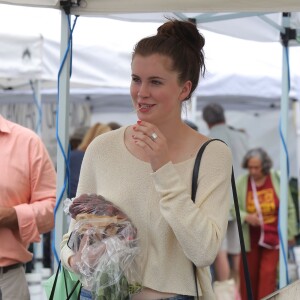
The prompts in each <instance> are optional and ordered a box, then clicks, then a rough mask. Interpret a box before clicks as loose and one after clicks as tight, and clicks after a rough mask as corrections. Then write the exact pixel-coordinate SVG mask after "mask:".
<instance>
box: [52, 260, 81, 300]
mask: <svg viewBox="0 0 300 300" xmlns="http://www.w3.org/2000/svg"><path fill="white" fill-rule="evenodd" d="M60 268H62V270H61V271H60ZM59 272H63V275H64V282H65V289H66V295H67V299H66V300H70V299H71V297H72V295H73V293H74V292H75V290H76V288H77V286H78V284H80V281H79V280H77V281H76V283H75V285H74V286H73V288H72V290H71V291H70V293H69V291H68V284H67V281H66V275H65V270H64V268H63V267H62V266H61V260H60V261H59V264H58V267H57V270H56V274H55V278H54V282H53V286H52V289H51V293H50V296H49V300H53V299H54V293H55V288H56V283H57V279H58V274H59ZM79 298H80V293H79V295H78V299H79Z"/></svg>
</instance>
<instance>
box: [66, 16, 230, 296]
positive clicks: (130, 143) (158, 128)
mask: <svg viewBox="0 0 300 300" xmlns="http://www.w3.org/2000/svg"><path fill="white" fill-rule="evenodd" d="M204 43H205V40H204V38H203V36H202V35H201V34H200V33H199V32H198V30H197V28H196V26H195V25H194V24H193V23H192V22H189V21H179V20H168V21H167V22H166V23H164V24H163V25H161V26H160V27H159V28H158V30H157V34H156V35H154V36H151V37H146V38H144V39H142V40H140V41H139V42H138V43H137V44H136V45H135V48H134V51H133V55H132V63H131V69H132V75H131V86H130V92H131V97H132V103H133V106H134V108H135V109H136V112H137V123H136V124H133V125H131V126H126V127H121V128H120V129H117V130H115V131H112V132H109V133H105V134H103V135H102V136H100V137H97V138H96V139H95V140H93V142H92V143H91V144H90V145H89V147H88V148H87V150H86V152H85V156H84V159H83V163H82V168H81V172H80V177H79V184H78V189H77V196H79V195H81V194H83V193H95V194H100V195H102V196H103V197H105V198H106V199H107V200H108V201H111V202H112V203H114V204H115V205H117V206H118V207H119V208H120V209H121V210H122V211H123V212H124V213H125V214H126V215H127V216H128V217H129V218H130V219H131V221H132V222H133V224H134V225H135V226H136V228H137V236H138V241H139V246H140V248H141V259H140V267H141V273H142V276H141V277H142V281H141V284H142V286H143V289H142V291H141V292H140V293H138V294H136V295H134V296H133V297H132V298H131V299H134V300H139V299H143V300H147V299H151V300H154V299H194V297H195V296H196V293H197V292H196V284H195V278H194V273H193V263H194V264H195V265H196V266H197V280H196V282H197V286H198V293H199V299H205V300H212V299H215V295H214V292H213V289H212V284H211V276H210V269H209V266H210V265H211V263H212V262H213V261H214V260H215V257H216V255H217V253H218V251H219V248H220V246H221V242H222V240H223V238H224V236H225V233H226V228H227V219H228V216H227V214H225V213H224V212H226V211H228V210H229V206H230V188H231V186H230V176H231V168H232V159H231V152H230V149H229V148H228V147H227V146H226V145H225V144H224V143H222V142H212V143H210V144H209V145H208V146H207V148H206V149H205V151H204V154H203V157H202V161H201V165H200V170H199V177H198V189H197V194H196V199H195V203H194V202H193V201H192V199H191V185H192V171H193V166H194V162H195V158H196V154H197V152H198V150H199V148H200V147H201V145H202V144H203V143H204V142H206V141H207V140H208V138H207V137H206V136H204V135H202V134H201V133H198V132H196V131H195V130H193V129H192V128H190V127H189V126H188V125H187V124H185V123H184V121H183V120H182V119H181V109H182V106H183V105H184V103H185V102H186V101H188V100H189V99H190V98H191V94H192V93H193V92H194V90H195V89H196V87H197V85H198V81H199V77H200V74H203V73H204V71H205V64H204V54H203V46H204ZM74 224H75V220H72V221H71V223H70V228H69V232H68V233H67V234H66V235H65V236H64V239H63V242H62V245H61V260H62V263H63V265H64V266H65V267H66V268H68V269H69V270H73V271H75V272H78V268H77V265H78V261H80V259H81V256H80V253H79V254H78V252H77V253H74V252H73V251H72V250H71V249H70V248H69V247H68V245H67V244H68V243H67V241H68V239H69V236H70V234H71V232H72V231H73V229H74ZM94 250H95V249H94ZM91 294H93V292H92V291H91ZM85 297H86V296H85ZM81 299H87V298H84V296H82V297H81Z"/></svg>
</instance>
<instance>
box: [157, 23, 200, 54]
mask: <svg viewBox="0 0 300 300" xmlns="http://www.w3.org/2000/svg"><path fill="white" fill-rule="evenodd" d="M157 35H164V36H167V37H170V38H171V37H173V38H175V39H178V40H181V41H182V42H184V43H186V44H188V45H189V47H191V48H193V49H194V50H195V51H197V52H198V51H201V50H202V48H203V47H204V45H205V39H204V37H203V36H202V35H201V34H200V33H199V31H198V29H197V27H196V26H195V25H194V24H193V23H192V22H189V21H180V20H176V19H174V20H172V19H171V20H169V22H166V23H164V24H163V25H161V26H160V27H159V28H158V29H157Z"/></svg>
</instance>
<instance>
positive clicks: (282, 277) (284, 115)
mask: <svg viewBox="0 0 300 300" xmlns="http://www.w3.org/2000/svg"><path fill="white" fill-rule="evenodd" d="M285 47H287V46H286V45H283V47H282V95H281V110H280V128H281V134H282V139H283V141H281V143H280V212H279V224H280V233H281V237H282V239H281V241H282V243H280V258H279V270H280V273H279V288H283V287H285V286H286V285H287V276H286V274H287V254H288V252H287V250H288V249H287V207H288V174H287V153H286V152H285V147H284V143H285V142H286V141H287V123H288V108H289V82H288V76H289V75H288V58H287V55H286V48H285Z"/></svg>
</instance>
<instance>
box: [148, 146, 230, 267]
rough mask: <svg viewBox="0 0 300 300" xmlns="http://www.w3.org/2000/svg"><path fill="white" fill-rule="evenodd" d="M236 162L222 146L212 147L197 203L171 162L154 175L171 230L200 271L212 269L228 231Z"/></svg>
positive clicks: (203, 165)
mask: <svg viewBox="0 0 300 300" xmlns="http://www.w3.org/2000/svg"><path fill="white" fill-rule="evenodd" d="M231 169H232V158H231V153H230V150H229V148H228V147H227V146H226V145H225V144H223V143H221V142H217V141H215V142H212V143H210V144H209V145H208V146H207V148H206V150H205V151H204V153H203V156H202V160H201V164H200V170H199V176H198V189H197V194H196V201H195V203H193V202H192V200H191V192H190V187H187V186H186V185H185V184H184V183H183V182H182V180H181V178H180V175H179V174H178V172H177V170H176V168H175V167H174V165H173V164H172V163H171V162H170V163H168V164H166V165H164V166H163V167H162V168H160V169H159V170H157V171H156V172H155V173H153V174H152V177H153V181H154V184H155V188H156V190H157V191H158V193H159V194H160V203H159V204H160V211H161V214H162V215H163V217H164V218H165V220H166V221H167V222H168V224H169V225H170V226H171V228H172V230H173V232H174V234H175V236H176V238H177V240H178V241H179V243H180V245H181V247H182V249H183V251H184V253H185V255H186V256H187V257H188V258H189V259H190V260H191V261H193V263H194V264H195V265H196V266H197V267H204V266H208V265H210V264H211V263H212V262H213V261H214V259H215V257H216V255H217V253H218V250H219V248H220V244H221V242H222V240H223V237H224V235H225V232H226V228H227V221H228V211H229V207H230V187H231V185H230V178H231Z"/></svg>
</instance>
